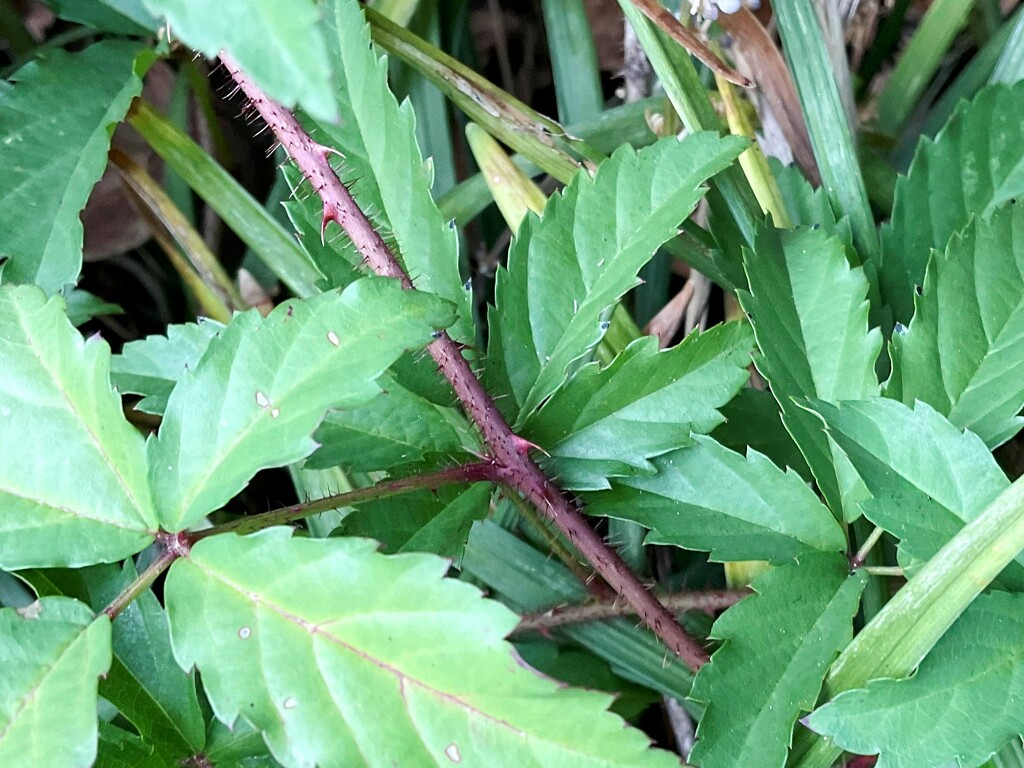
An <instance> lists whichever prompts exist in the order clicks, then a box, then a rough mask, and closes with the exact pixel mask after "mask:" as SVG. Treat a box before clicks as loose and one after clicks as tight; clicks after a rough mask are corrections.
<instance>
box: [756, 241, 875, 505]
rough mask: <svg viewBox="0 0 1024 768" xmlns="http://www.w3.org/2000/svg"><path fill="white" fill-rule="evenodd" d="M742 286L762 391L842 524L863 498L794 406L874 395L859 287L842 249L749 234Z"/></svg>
mask: <svg viewBox="0 0 1024 768" xmlns="http://www.w3.org/2000/svg"><path fill="white" fill-rule="evenodd" d="M744 266H745V268H746V270H747V276H748V278H749V283H750V286H751V289H750V292H749V293H748V292H746V291H741V292H740V293H739V294H738V296H739V299H740V303H741V304H742V306H743V308H744V309H745V310H746V312H747V314H748V315H749V316H750V321H751V324H752V325H753V327H754V336H755V338H756V339H757V344H758V347H759V348H760V352H761V354H760V355H759V356H755V363H756V364H757V366H758V370H760V371H761V373H762V374H764V376H765V378H767V379H768V381H769V383H770V384H771V389H772V393H773V394H774V395H775V397H776V399H778V401H779V405H780V406H781V408H782V420H783V423H784V424H785V425H786V428H787V429H788V430H789V431H790V434H792V435H793V439H794V440H795V441H796V443H797V445H798V446H799V448H800V450H801V452H802V453H803V455H804V458H806V459H807V464H808V466H809V467H810V468H811V472H812V473H813V474H814V477H815V479H817V481H818V485H819V487H820V488H821V491H822V494H823V495H824V496H825V498H826V500H827V501H828V503H829V506H830V507H831V508H832V511H833V512H834V513H836V514H837V515H838V514H840V513H842V514H843V516H844V517H845V518H846V519H847V520H850V519H852V518H853V517H855V515H856V511H855V509H856V508H855V504H854V502H856V501H857V500H859V499H860V498H862V497H863V496H864V495H866V494H865V492H864V491H863V486H861V485H860V483H859V481H858V480H857V478H856V475H855V474H854V473H853V472H852V470H851V469H850V467H849V465H848V463H847V462H845V460H844V459H843V457H842V455H841V454H837V452H835V451H834V449H833V447H832V446H831V445H830V444H829V441H828V438H827V437H826V435H825V434H824V432H823V430H822V427H821V424H820V422H817V421H816V420H815V419H814V418H813V417H812V416H810V415H809V414H807V413H806V412H804V411H802V409H800V408H799V407H797V406H796V404H795V403H794V402H793V399H794V398H802V397H817V398H820V399H822V400H829V401H833V400H841V399H851V400H852V399H860V398H863V397H869V396H871V395H875V394H878V389H879V388H878V379H877V378H876V376H875V367H874V366H875V360H876V358H877V357H878V353H879V350H880V349H881V343H882V338H881V334H880V333H879V331H878V330H877V329H874V330H870V331H869V330H868V302H867V300H866V297H867V293H868V281H867V279H866V278H865V277H864V271H863V269H861V268H859V267H858V268H851V267H850V264H849V262H848V260H847V255H846V251H845V248H844V246H843V245H842V244H841V242H840V241H839V240H838V239H837V238H836V237H830V236H828V235H826V234H825V233H824V232H822V231H821V230H820V229H806V228H801V229H795V230H777V229H772V228H770V227H768V226H763V227H761V228H760V229H759V230H758V233H757V238H756V240H755V248H754V252H750V251H747V252H746V253H745V255H744Z"/></svg>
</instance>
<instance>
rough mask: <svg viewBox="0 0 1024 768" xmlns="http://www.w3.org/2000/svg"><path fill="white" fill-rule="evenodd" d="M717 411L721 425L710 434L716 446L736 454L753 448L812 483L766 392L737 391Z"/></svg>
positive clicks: (754, 390) (805, 465) (773, 399)
mask: <svg viewBox="0 0 1024 768" xmlns="http://www.w3.org/2000/svg"><path fill="white" fill-rule="evenodd" d="M719 411H720V412H721V414H722V416H724V417H725V421H724V422H723V423H722V424H720V425H718V426H717V427H715V429H714V431H713V432H712V433H711V437H713V438H714V439H715V440H717V441H718V442H719V443H721V444H722V445H724V446H725V447H726V448H729V449H731V450H733V451H737V452H740V453H745V452H746V450H747V448H753V449H754V450H755V451H757V452H758V453H763V454H764V455H765V456H767V457H768V458H769V459H771V460H772V461H773V462H775V465H776V466H777V467H779V468H780V469H787V468H788V469H793V470H795V471H797V472H799V473H800V477H802V478H803V479H804V480H807V481H810V480H811V479H812V477H811V470H810V469H808V468H807V462H806V461H804V457H803V455H802V454H801V453H800V449H799V448H797V447H796V443H794V442H793V437H792V435H790V434H789V432H787V431H786V427H785V426H783V424H782V414H781V412H780V411H779V403H778V401H777V400H776V399H775V398H774V397H772V395H771V393H770V392H766V391H764V390H760V389H754V388H752V387H747V388H746V389H741V390H740V391H739V393H738V394H737V395H736V397H734V398H733V399H732V400H730V401H729V402H728V403H726V404H725V405H724V406H722V408H720V409H719Z"/></svg>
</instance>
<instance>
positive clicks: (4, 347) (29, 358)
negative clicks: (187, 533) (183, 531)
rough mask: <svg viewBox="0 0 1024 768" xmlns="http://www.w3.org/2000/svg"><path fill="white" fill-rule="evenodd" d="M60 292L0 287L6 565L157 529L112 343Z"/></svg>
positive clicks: (73, 561) (55, 559) (83, 553)
mask: <svg viewBox="0 0 1024 768" xmlns="http://www.w3.org/2000/svg"><path fill="white" fill-rule="evenodd" d="M62 304H63V302H62V300H61V299H60V298H58V297H54V298H51V299H49V300H47V299H46V298H45V297H44V296H43V293H42V292H41V291H40V290H39V289H38V288H35V287H34V286H20V287H18V286H4V287H2V288H0V360H2V361H3V375H2V376H0V425H2V426H0V567H4V568H10V569H17V568H27V567H32V566H43V567H45V566H79V565H88V564H90V563H98V562H111V561H114V560H121V559H123V558H125V557H127V556H128V555H131V554H134V553H135V552H138V551H140V550H142V549H144V548H145V547H146V546H147V545H148V544H149V543H150V542H151V541H152V538H153V537H152V532H153V531H155V530H156V527H157V524H156V511H155V509H154V505H153V501H152V496H151V494H150V490H149V484H148V481H147V478H146V454H145V447H144V443H143V440H142V437H141V436H140V435H139V433H138V432H137V431H136V430H135V428H134V427H132V426H131V425H130V424H129V423H128V422H127V421H125V418H124V414H123V413H122V411H121V400H120V398H119V397H118V396H117V393H115V392H114V390H113V389H112V387H111V386H110V381H109V378H108V367H109V365H110V348H109V347H107V345H106V343H105V342H103V341H101V340H100V339H98V338H95V337H94V338H91V339H89V340H88V341H85V340H83V339H82V337H81V336H80V335H79V333H78V331H76V330H75V329H74V328H73V327H72V326H71V323H70V322H69V321H68V319H67V317H66V316H65V314H64V311H63V307H62Z"/></svg>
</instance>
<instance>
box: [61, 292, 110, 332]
mask: <svg viewBox="0 0 1024 768" xmlns="http://www.w3.org/2000/svg"><path fill="white" fill-rule="evenodd" d="M64 302H65V304H66V306H65V308H64V311H65V312H67V315H68V319H69V320H70V321H71V324H72V325H73V326H75V327H76V328H77V327H78V326H80V325H83V324H85V323H86V322H88V321H89V320H92V319H93V318H94V317H96V316H98V315H120V314H124V309H122V308H121V307H120V306H118V305H117V304H112V303H111V302H109V301H105V300H103V299H101V298H100V297H99V296H94V295H93V294H91V293H89V292H88V291H83V290H81V289H80V288H73V287H69V286H65V288H64Z"/></svg>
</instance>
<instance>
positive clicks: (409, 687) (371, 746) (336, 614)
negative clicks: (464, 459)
mask: <svg viewBox="0 0 1024 768" xmlns="http://www.w3.org/2000/svg"><path fill="white" fill-rule="evenodd" d="M373 546H374V545H373V543H372V542H369V541H366V540H362V539H296V538H291V532H290V531H288V530H285V529H281V528H277V529H268V530H266V531H263V532H262V533H260V534H257V535H255V536H250V537H247V538H241V537H238V536H234V535H224V536H216V537H212V538H208V539H206V540H204V541H201V542H200V543H199V544H198V545H196V546H195V547H193V549H192V552H191V554H190V556H189V557H188V558H187V559H182V560H179V561H178V562H176V563H175V564H174V565H173V566H172V567H171V572H170V575H169V576H168V577H167V583H166V588H165V589H166V597H167V604H168V612H169V614H170V619H171V638H172V642H173V644H174V651H175V656H176V657H177V659H178V663H179V664H181V665H182V667H184V668H190V667H191V666H192V665H193V664H194V665H196V666H197V667H198V668H199V671H200V672H201V674H202V675H203V682H204V685H205V687H206V691H207V694H208V695H209V698H210V703H211V706H212V707H213V710H214V712H215V713H216V715H217V718H218V719H219V720H221V721H222V722H224V723H227V724H230V723H233V722H234V721H235V720H236V719H237V718H238V717H239V716H240V715H243V714H244V716H245V719H246V720H248V721H250V722H252V723H253V724H254V725H256V726H257V727H258V728H260V729H261V730H262V731H263V733H264V736H265V738H266V739H267V743H268V744H269V745H270V747H271V750H272V752H273V754H274V756H275V757H276V758H277V759H278V760H280V761H281V762H282V763H284V764H286V765H313V764H319V765H322V766H357V765H383V764H387V763H389V762H390V763H394V764H402V765H427V764H431V765H433V764H438V765H442V764H447V763H449V762H452V763H458V762H460V761H465V762H466V764H468V765H493V764H495V763H496V762H503V763H505V764H508V765H529V764H534V765H536V764H541V765H544V764H546V765H559V766H590V765H593V766H598V765H600V766H617V765H634V766H640V765H643V766H650V767H651V768H653V767H654V766H660V765H664V766H670V765H677V761H676V759H675V758H673V757H672V756H671V755H668V754H667V753H657V752H652V751H650V750H649V748H648V741H647V738H646V737H645V736H644V735H643V734H641V733H640V732H638V731H634V730H630V729H626V728H623V724H622V721H621V720H619V719H618V718H617V717H615V716H613V715H611V714H610V713H608V712H606V711H605V709H606V707H607V705H608V703H609V698H608V697H606V696H602V695H599V694H595V693H592V692H585V691H580V690H573V689H564V688H561V689H560V688H559V686H557V685H556V684H555V683H554V682H553V681H551V680H548V679H545V678H541V677H539V676H537V675H536V674H535V673H533V672H532V670H530V669H529V668H526V667H525V666H524V665H522V664H521V663H517V662H516V660H515V659H514V657H513V656H512V655H511V653H510V650H511V649H510V647H509V646H508V645H507V644H506V643H505V642H504V641H503V640H502V639H501V638H502V636H503V635H504V634H505V633H507V632H509V631H511V629H512V628H513V627H514V626H515V625H516V622H517V621H518V617H517V616H516V615H515V614H513V613H512V612H511V611H509V610H508V609H506V608H504V607H503V606H501V605H500V604H499V603H495V602H492V601H488V600H484V599H482V598H481V596H480V593H479V592H478V591H477V590H476V589H475V588H473V587H471V586H469V585H468V584H465V583H461V582H457V581H454V580H446V579H443V578H442V577H443V576H444V573H445V571H446V570H447V567H448V566H447V563H446V562H445V561H444V560H441V559H439V558H436V557H433V556H430V555H398V556H391V557H388V556H385V555H381V554H379V553H376V552H374V551H373ZM314 574H315V575H314ZM226 649H231V650H230V655H228V656H226V655H225V651H226ZM226 658H228V659H230V660H231V663H229V664H225V663H224V662H225V659H226Z"/></svg>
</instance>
